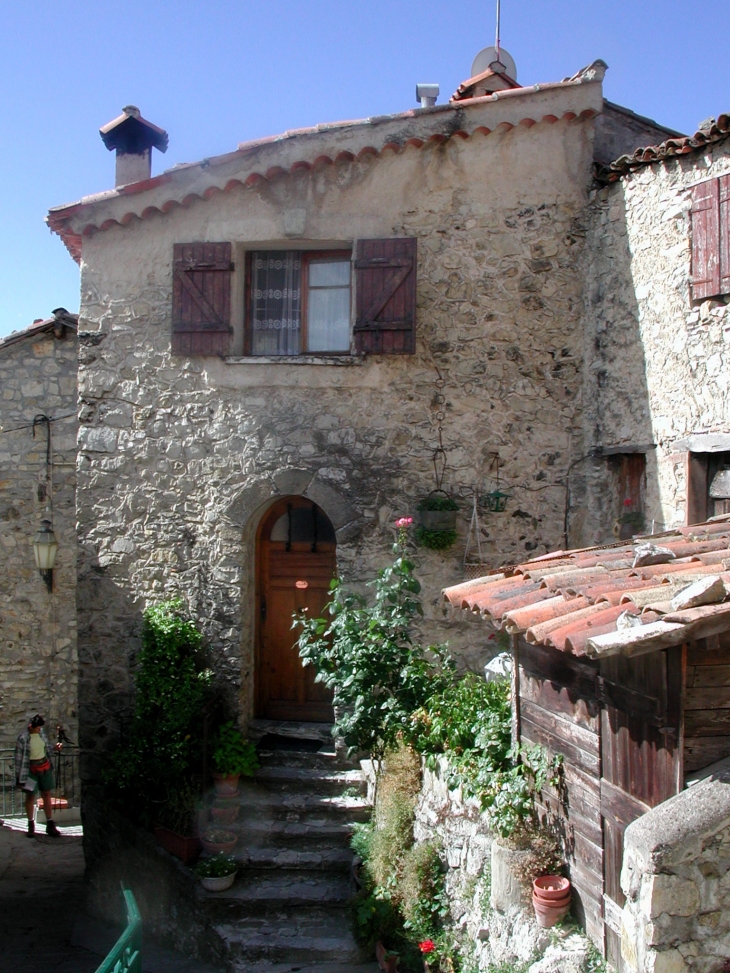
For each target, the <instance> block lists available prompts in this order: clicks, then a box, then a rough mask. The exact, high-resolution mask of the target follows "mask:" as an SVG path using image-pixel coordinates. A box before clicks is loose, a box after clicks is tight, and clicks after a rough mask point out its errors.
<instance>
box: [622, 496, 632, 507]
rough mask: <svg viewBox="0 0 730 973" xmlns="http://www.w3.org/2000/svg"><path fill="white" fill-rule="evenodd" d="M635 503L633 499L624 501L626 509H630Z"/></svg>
mask: <svg viewBox="0 0 730 973" xmlns="http://www.w3.org/2000/svg"><path fill="white" fill-rule="evenodd" d="M633 502H634V501H633V500H631V499H629V497H627V498H626V499H625V500H624V507H630V506H631V504H632V503H633Z"/></svg>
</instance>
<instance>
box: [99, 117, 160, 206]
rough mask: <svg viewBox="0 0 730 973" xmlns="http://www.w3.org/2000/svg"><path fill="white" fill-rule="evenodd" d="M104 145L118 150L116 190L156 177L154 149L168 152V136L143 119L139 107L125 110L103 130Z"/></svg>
mask: <svg viewBox="0 0 730 973" xmlns="http://www.w3.org/2000/svg"><path fill="white" fill-rule="evenodd" d="M99 135H101V138H102V141H103V142H104V145H105V146H106V147H107V148H108V149H109V151H110V152H111V150H112V149H116V153H117V171H116V179H115V183H114V184H115V186H116V187H117V188H119V187H120V186H128V185H129V184H130V183H133V182H142V181H143V180H144V179H149V178H150V176H151V175H152V149H153V148H155V149H159V151H160V152H167V142H168V139H167V132H166V131H165V130H164V129H163V128H158V127H157V125H153V124H152V122H148V121H147V119H145V118H142V115H141V114H140V110H139V108H137V107H136V105H127V106H126V108H122V114H121V115H119V117H118V118H115V119H113V120H112V121H111V122H108V123H107V124H106V125H104V126H102V127H101V128H100V129H99Z"/></svg>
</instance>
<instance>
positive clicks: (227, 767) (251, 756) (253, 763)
mask: <svg viewBox="0 0 730 973" xmlns="http://www.w3.org/2000/svg"><path fill="white" fill-rule="evenodd" d="M213 762H214V763H215V768H216V770H217V771H218V773H219V774H224V775H226V776H230V775H234V774H240V775H241V776H242V777H252V776H253V775H254V773H255V771H256V770H258V768H259V767H260V764H259V758H258V755H257V753H256V747H255V746H254V745H253V743H250V742H249V741H248V740H247V739H246V738H245V737H244V736H243V734H242V733H240V732H239V731H238V730H237V729H236V728H235V727H234V725H233V722H232V721H230V720H229V722H228V723H224V724H223V725H222V726H221V727H220V729H219V730H218V736H217V737H216V741H215V745H214V748H213Z"/></svg>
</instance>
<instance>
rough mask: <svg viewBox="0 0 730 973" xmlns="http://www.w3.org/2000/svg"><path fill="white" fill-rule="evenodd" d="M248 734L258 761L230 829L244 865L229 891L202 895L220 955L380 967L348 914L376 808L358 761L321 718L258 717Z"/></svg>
mask: <svg viewBox="0 0 730 973" xmlns="http://www.w3.org/2000/svg"><path fill="white" fill-rule="evenodd" d="M249 736H250V738H251V739H252V740H254V741H255V742H257V743H258V746H259V752H260V756H261V764H262V766H261V769H260V770H259V771H258V772H257V773H256V775H255V777H253V778H250V779H246V780H242V781H241V785H240V792H239V801H240V806H241V809H240V812H239V817H238V821H237V822H236V824H235V825H232V826H230V830H232V831H236V832H237V833H238V834H239V840H238V845H237V847H236V851H235V855H236V858H237V859H238V861H239V862H240V866H241V871H240V872H239V877H238V879H237V881H236V883H235V885H234V886H233V887H232V888H231V889H229V890H228V891H226V892H217V893H209V892H205V891H203V890H202V889H200V890H199V893H198V894H199V896H200V905H201V906H202V907H203V908H204V910H205V913H206V916H207V919H208V921H209V923H210V928H211V931H212V932H213V933H214V935H215V937H216V938H217V939H218V943H219V949H217V950H216V951H217V952H219V954H220V957H221V959H222V961H223V962H224V963H225V965H226V966H227V968H228V969H229V970H230V971H231V973H293V971H295V970H301V971H305V970H312V971H314V970H316V971H317V973H340V971H342V973H344V971H348V973H349V971H355V970H360V971H362V973H366V971H370V970H373V971H375V970H377V966H375V965H372V964H370V963H368V964H367V965H361V964H362V960H363V957H362V955H361V951H360V950H359V948H358V946H357V944H356V942H355V940H354V938H353V935H352V931H351V924H350V921H349V917H348V914H347V903H348V900H349V899H350V897H351V895H352V894H353V885H352V876H351V872H352V862H353V853H352V851H351V849H350V844H349V843H350V836H351V834H352V826H353V823H354V822H356V821H364V820H367V817H368V815H369V813H370V808H369V805H368V803H367V800H366V797H365V794H366V786H365V781H364V778H363V775H362V773H361V771H360V769H359V767H357V766H356V765H355V764H352V763H348V762H347V761H345V760H343V759H342V758H341V757H340V756H339V755H338V754H337V753H336V752H335V748H334V743H333V740H332V737H331V735H330V727H327V726H323V725H322V724H318V723H309V724H308V723H283V722H279V721H276V722H275V721H269V720H257V721H255V722H254V723H253V724H251V725H250V726H249ZM226 827H228V826H226ZM217 945H218V944H217Z"/></svg>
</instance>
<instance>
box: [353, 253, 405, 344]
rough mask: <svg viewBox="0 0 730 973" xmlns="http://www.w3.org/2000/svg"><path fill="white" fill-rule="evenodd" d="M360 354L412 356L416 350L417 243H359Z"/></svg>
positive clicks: (357, 333)
mask: <svg viewBox="0 0 730 973" xmlns="http://www.w3.org/2000/svg"><path fill="white" fill-rule="evenodd" d="M355 274H356V287H357V316H356V319H355V347H356V350H357V351H358V352H359V353H360V354H366V353H368V354H375V355H412V354H413V353H414V352H415V350H416V240H415V237H396V238H393V239H390V240H358V243H357V251H356V256H355Z"/></svg>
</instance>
